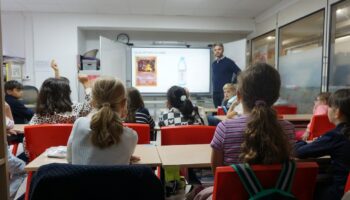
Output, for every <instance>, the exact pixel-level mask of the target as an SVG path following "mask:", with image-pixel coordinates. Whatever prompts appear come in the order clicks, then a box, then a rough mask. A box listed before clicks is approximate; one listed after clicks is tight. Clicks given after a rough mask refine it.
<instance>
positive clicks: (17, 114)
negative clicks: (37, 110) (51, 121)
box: [5, 80, 34, 124]
mask: <svg viewBox="0 0 350 200" xmlns="http://www.w3.org/2000/svg"><path fill="white" fill-rule="evenodd" d="M22 90H23V85H22V83H20V82H18V81H15V80H11V81H7V82H6V83H5V92H6V95H5V101H6V102H7V103H8V104H9V105H10V108H11V111H12V114H13V119H14V122H15V124H27V123H28V121H29V120H30V119H31V118H32V117H33V114H34V113H33V111H32V110H31V109H29V108H27V107H26V106H25V105H24V104H23V103H22V102H21V101H20V100H19V99H20V98H21V97H22V95H23V91H22Z"/></svg>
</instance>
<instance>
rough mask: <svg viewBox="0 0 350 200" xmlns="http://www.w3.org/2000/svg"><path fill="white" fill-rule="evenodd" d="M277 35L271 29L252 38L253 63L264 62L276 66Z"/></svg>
mask: <svg viewBox="0 0 350 200" xmlns="http://www.w3.org/2000/svg"><path fill="white" fill-rule="evenodd" d="M275 36H276V31H271V32H269V33H266V34H264V35H261V36H259V37H257V38H254V39H253V40H252V64H255V63H259V62H263V63H267V64H270V65H272V66H275V40H276V39H275Z"/></svg>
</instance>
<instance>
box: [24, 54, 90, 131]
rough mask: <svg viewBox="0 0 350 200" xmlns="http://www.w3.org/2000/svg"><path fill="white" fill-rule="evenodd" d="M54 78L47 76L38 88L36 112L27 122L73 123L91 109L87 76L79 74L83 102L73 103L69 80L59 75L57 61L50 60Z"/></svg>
mask: <svg viewBox="0 0 350 200" xmlns="http://www.w3.org/2000/svg"><path fill="white" fill-rule="evenodd" d="M51 67H52V68H53V69H54V71H55V78H48V79H46V80H45V81H44V83H43V84H42V85H41V88H40V90H39V95H38V100H37V106H36V113H35V114H34V116H33V118H32V120H30V122H29V124H55V123H74V121H75V120H76V119H78V118H79V117H83V116H86V115H88V114H89V113H90V111H91V110H92V107H91V102H90V100H91V97H90V93H91V86H90V82H89V80H88V78H87V76H84V75H79V76H78V79H79V82H80V83H82V85H83V87H84V89H85V94H86V96H85V102H82V103H73V102H72V100H71V98H70V94H71V89H70V86H69V80H68V79H67V78H65V77H60V76H59V69H58V66H57V63H56V62H55V61H52V63H51Z"/></svg>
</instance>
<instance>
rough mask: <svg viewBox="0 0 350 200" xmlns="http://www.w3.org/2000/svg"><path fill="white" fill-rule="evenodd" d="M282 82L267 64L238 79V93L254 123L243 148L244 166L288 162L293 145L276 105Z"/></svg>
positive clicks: (248, 128) (245, 138) (249, 128)
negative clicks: (275, 108) (274, 105)
mask: <svg viewBox="0 0 350 200" xmlns="http://www.w3.org/2000/svg"><path fill="white" fill-rule="evenodd" d="M280 87H281V78H280V75H279V73H278V71H277V70H276V69H275V68H273V67H272V66H270V65H268V64H266V63H258V64H255V65H254V66H252V67H249V68H248V69H246V70H245V71H243V72H241V73H240V74H239V76H238V93H239V95H240V96H241V100H242V101H241V102H242V104H243V107H244V108H245V111H247V112H250V119H249V121H248V123H247V127H246V129H245V132H244V141H243V143H242V145H241V148H242V153H241V154H240V156H239V158H240V160H241V161H242V162H247V163H259V164H272V163H280V162H284V161H286V160H288V159H289V158H290V156H291V152H292V148H291V144H290V142H289V140H288V138H287V135H286V133H285V132H284V130H283V128H282V126H281V124H280V123H279V121H278V120H277V114H276V112H275V111H274V110H273V109H272V105H273V104H274V103H275V102H276V100H277V99H278V97H279V90H280Z"/></svg>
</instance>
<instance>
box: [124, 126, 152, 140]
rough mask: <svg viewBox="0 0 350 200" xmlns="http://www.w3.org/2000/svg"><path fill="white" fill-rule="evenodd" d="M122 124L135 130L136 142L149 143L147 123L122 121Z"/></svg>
mask: <svg viewBox="0 0 350 200" xmlns="http://www.w3.org/2000/svg"><path fill="white" fill-rule="evenodd" d="M123 124H124V126H127V127H129V128H131V129H133V130H134V131H136V133H137V135H138V141H137V144H149V143H150V134H151V128H150V127H149V124H137V123H123Z"/></svg>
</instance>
